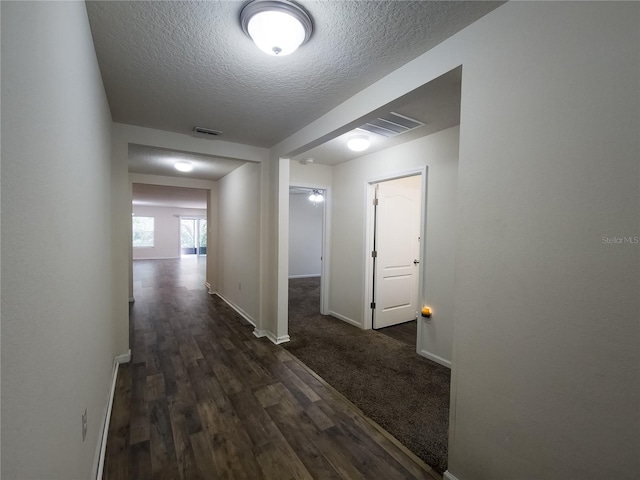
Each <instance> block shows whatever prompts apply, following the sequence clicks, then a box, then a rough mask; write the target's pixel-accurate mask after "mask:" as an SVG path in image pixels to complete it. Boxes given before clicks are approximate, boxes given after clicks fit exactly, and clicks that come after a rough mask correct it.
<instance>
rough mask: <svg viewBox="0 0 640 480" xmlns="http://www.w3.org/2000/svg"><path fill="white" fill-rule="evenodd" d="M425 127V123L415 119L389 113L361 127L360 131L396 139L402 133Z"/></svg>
mask: <svg viewBox="0 0 640 480" xmlns="http://www.w3.org/2000/svg"><path fill="white" fill-rule="evenodd" d="M422 125H424V123H423V122H421V121H419V120H416V119H414V118H409V117H405V116H404V115H400V114H399V113H395V112H389V113H387V114H386V115H383V116H381V117H378V118H376V119H374V120H371V121H369V122H367V123H365V124H364V125H361V126H359V127H358V128H359V129H360V130H366V131H367V132H371V133H377V134H378V135H382V136H383V137H395V136H396V135H400V134H401V133H405V132H408V131H410V130H413V129H415V128H418V127H421V126H422Z"/></svg>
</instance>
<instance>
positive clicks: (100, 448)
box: [93, 349, 131, 480]
mask: <svg viewBox="0 0 640 480" xmlns="http://www.w3.org/2000/svg"><path fill="white" fill-rule="evenodd" d="M130 361H131V349H129V351H128V352H127V353H123V354H121V355H116V357H115V358H114V359H113V373H112V378H111V387H110V388H109V397H108V400H107V409H106V411H105V414H104V418H103V421H102V426H101V428H100V432H99V433H100V434H99V435H98V444H97V446H96V452H97V455H96V457H95V459H96V460H94V467H93V472H95V477H94V478H95V479H96V480H102V474H103V472H104V458H105V453H106V451H107V437H108V436H109V422H111V409H112V408H113V397H114V395H115V393H116V380H117V379H118V367H119V366H120V365H121V364H123V363H129V362H130Z"/></svg>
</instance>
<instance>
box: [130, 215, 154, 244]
mask: <svg viewBox="0 0 640 480" xmlns="http://www.w3.org/2000/svg"><path fill="white" fill-rule="evenodd" d="M131 227H132V229H131V232H132V237H133V246H134V247H153V236H154V235H153V233H154V218H153V217H133V218H132V219H131Z"/></svg>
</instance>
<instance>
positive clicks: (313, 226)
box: [289, 186, 328, 318]
mask: <svg viewBox="0 0 640 480" xmlns="http://www.w3.org/2000/svg"><path fill="white" fill-rule="evenodd" d="M326 199H327V190H326V189H323V188H313V187H297V186H291V187H290V188H289V316H290V318H291V316H307V315H312V314H318V313H320V314H326V311H327V308H328V306H326V305H327V304H328V301H326V299H325V297H326V282H325V280H326V276H325V263H326V262H325V258H326V256H325V224H326V221H325V215H326Z"/></svg>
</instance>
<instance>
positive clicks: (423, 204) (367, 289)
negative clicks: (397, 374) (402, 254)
mask: <svg viewBox="0 0 640 480" xmlns="http://www.w3.org/2000/svg"><path fill="white" fill-rule="evenodd" d="M428 171H429V169H428V167H427V166H426V165H425V166H423V167H417V168H413V169H409V170H403V171H400V172H394V173H389V174H385V175H382V176H379V177H373V178H369V179H367V180H366V181H365V188H366V195H365V197H366V199H365V202H366V206H365V212H366V217H365V228H364V245H365V250H364V251H365V261H364V309H363V312H364V318H363V319H362V325H363V328H364V329H365V330H370V329H371V328H372V327H373V322H372V316H373V310H372V308H371V302H372V299H373V258H372V257H371V252H372V251H373V222H374V208H373V199H374V196H375V185H376V184H377V183H381V182H386V181H389V180H397V179H399V178H404V177H412V176H415V175H420V176H421V187H420V258H419V259H418V260H419V261H420V264H419V269H418V308H419V309H421V308H422V306H423V305H424V302H425V293H424V284H425V283H424V272H425V265H424V259H425V258H426V255H425V252H426V238H427V236H426V225H427V176H428ZM421 327H422V322H420V317H419V316H418V332H417V339H416V351H420V343H422V341H421V339H422V328H421Z"/></svg>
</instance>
